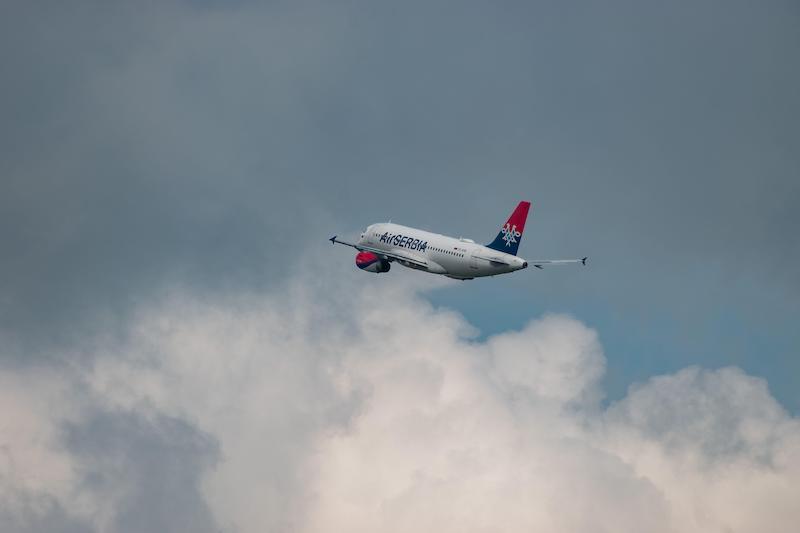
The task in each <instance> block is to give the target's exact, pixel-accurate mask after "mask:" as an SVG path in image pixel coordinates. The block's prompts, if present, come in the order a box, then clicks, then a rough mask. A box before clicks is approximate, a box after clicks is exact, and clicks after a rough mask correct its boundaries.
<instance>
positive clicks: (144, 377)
mask: <svg viewBox="0 0 800 533" xmlns="http://www.w3.org/2000/svg"><path fill="white" fill-rule="evenodd" d="M406 279H408V278H403V277H400V278H394V279H389V278H382V279H380V280H378V279H376V278H365V279H364V283H363V284H362V285H360V286H356V285H352V286H350V285H345V284H342V285H340V286H338V287H329V286H326V284H325V282H324V281H323V280H321V279H317V280H313V278H311V277H302V278H299V277H298V278H297V279H296V280H295V281H293V282H292V283H290V284H288V285H287V286H284V287H282V288H280V289H278V290H275V291H272V292H271V293H269V294H267V295H263V297H262V296H261V295H260V296H258V297H256V296H251V297H238V296H237V297H235V298H227V299H208V298H204V299H199V298H197V297H196V296H192V295H191V293H186V292H180V291H177V292H173V293H171V294H169V295H167V296H165V297H164V298H163V299H162V300H161V301H160V302H151V303H149V304H148V305H147V306H143V307H142V308H140V309H139V312H138V314H137V318H136V320H135V321H134V322H133V324H134V325H133V326H132V328H131V331H130V332H129V334H128V336H127V340H126V341H125V342H124V343H122V344H120V343H119V340H118V339H108V340H95V341H94V342H93V343H92V344H91V346H92V348H91V349H93V350H96V351H97V353H96V354H95V356H94V357H92V358H91V359H92V361H93V363H92V364H91V365H75V366H72V367H70V368H69V369H65V370H64V371H63V372H58V373H55V372H43V371H36V370H33V369H28V370H19V369H10V368H4V370H3V371H2V373H0V378H2V380H3V383H5V384H9V387H8V388H6V387H3V389H2V390H3V392H4V393H5V395H6V396H5V401H4V402H3V403H2V405H4V407H5V408H6V409H7V411H6V413H5V416H4V432H3V434H2V438H3V443H2V448H3V450H4V456H5V462H4V465H3V471H2V476H1V477H0V480H2V491H1V492H0V495H2V497H1V498H0V509H2V510H3V512H2V513H1V514H0V519H1V520H3V523H2V526H3V528H2V529H3V530H4V531H27V530H31V528H32V527H34V526H31V524H34V525H36V527H40V529H39V530H45V531H60V529H58V528H56V527H55V526H54V525H52V524H55V523H56V521H59V522H60V523H62V524H68V525H69V524H78V525H81V526H82V527H86V528H90V529H92V530H96V531H114V532H116V531H119V532H126V533H127V532H133V531H148V530H153V528H155V529H160V530H171V531H202V530H209V531H211V530H222V531H240V532H245V533H246V532H250V531H308V532H315V531H330V530H332V529H333V530H339V531H375V530H378V529H380V530H388V531H408V530H411V529H413V530H415V531H523V530H524V531H527V530H531V529H541V530H548V531H560V532H583V531H641V530H648V531H664V532H691V531H782V530H785V528H786V524H792V523H795V522H796V521H797V520H798V518H800V516H798V511H797V510H796V506H795V505H793V502H794V495H795V494H796V487H797V486H798V483H800V454H798V452H797V450H798V449H800V446H798V444H800V423H799V422H798V420H797V419H795V418H793V417H791V416H790V415H788V414H787V413H786V411H785V410H784V409H783V408H781V406H780V405H779V404H777V402H776V401H775V400H774V399H773V398H772V396H771V395H770V393H769V391H768V389H767V385H766V383H765V382H764V381H763V380H761V379H759V378H754V377H751V376H748V375H747V374H745V373H743V372H742V371H741V370H738V369H736V368H722V369H717V370H708V369H701V368H697V367H691V368H687V369H684V370H682V371H680V372H677V373H675V374H671V375H665V376H658V377H654V378H652V379H650V380H649V381H647V382H644V383H641V384H638V385H637V386H635V387H633V388H632V389H631V390H630V391H629V393H628V395H627V396H626V397H625V398H623V399H622V400H620V401H618V402H616V403H614V404H612V405H610V406H604V404H603V403H602V402H601V396H602V391H601V388H600V380H601V379H602V375H603V369H604V365H605V356H604V355H603V351H602V348H601V346H600V343H599V340H598V337H597V334H596V332H595V331H593V330H592V329H590V328H588V327H587V326H585V325H584V324H582V323H580V322H579V321H577V320H575V319H573V318H570V317H568V316H565V315H546V316H543V317H541V318H539V319H537V320H534V321H532V322H530V323H529V324H528V325H526V326H525V327H524V328H522V329H521V330H519V331H508V332H504V333H501V334H499V335H496V336H493V337H490V338H489V339H487V340H485V341H480V340H477V339H476V337H475V330H474V329H473V328H472V327H471V326H470V325H469V324H468V323H466V322H465V320H464V319H463V317H461V316H460V315H459V314H457V313H455V312H453V311H449V310H446V309H438V308H433V307H432V306H431V305H430V304H429V303H427V302H426V301H425V300H424V299H423V298H422V297H420V296H419V294H418V293H417V291H416V290H412V289H411V286H409V285H408V284H407V283H406V281H404V280H406ZM325 289H327V290H325ZM87 346H88V345H87ZM31 502H39V503H35V504H34V503H31ZM54 517H56V518H58V520H56V518H54ZM61 518H64V520H61ZM26 524H27V525H26ZM26 527H27V528H28V529H26ZM75 527H77V526H75ZM64 528H65V529H64V530H69V527H68V526H64Z"/></svg>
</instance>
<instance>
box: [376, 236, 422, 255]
mask: <svg viewBox="0 0 800 533" xmlns="http://www.w3.org/2000/svg"><path fill="white" fill-rule="evenodd" d="M380 241H381V242H383V243H386V244H392V245H394V246H400V247H402V248H408V249H409V250H419V251H420V252H424V251H425V250H426V249H427V248H428V241H423V240H421V239H415V238H413V237H409V236H408V235H392V234H391V233H389V232H386V233H384V234H383V235H381V238H380Z"/></svg>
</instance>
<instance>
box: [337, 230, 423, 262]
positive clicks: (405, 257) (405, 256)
mask: <svg viewBox="0 0 800 533" xmlns="http://www.w3.org/2000/svg"><path fill="white" fill-rule="evenodd" d="M328 240H329V241H331V243H332V244H344V245H345V246H350V247H351V248H355V249H356V250H358V251H359V252H371V253H373V254H375V255H377V256H378V257H382V258H384V259H388V260H389V261H405V262H407V263H411V264H412V265H416V266H418V267H422V268H425V269H428V267H429V266H430V265H429V264H428V262H427V261H425V259H423V258H422V257H419V256H417V255H416V254H412V253H409V252H404V251H401V250H394V251H392V252H387V251H385V250H380V249H378V248H373V247H372V246H364V245H363V244H353V243H352V242H347V241H342V240H340V239H337V238H336V235H334V236H333V237H331V238H330V239H328Z"/></svg>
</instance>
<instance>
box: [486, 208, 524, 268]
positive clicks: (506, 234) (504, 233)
mask: <svg viewBox="0 0 800 533" xmlns="http://www.w3.org/2000/svg"><path fill="white" fill-rule="evenodd" d="M530 207H531V203H530V202H520V203H519V205H517V208H516V209H514V212H513V213H511V216H510V217H508V220H507V221H506V223H505V224H504V225H503V227H501V228H500V233H498V234H497V237H495V238H494V240H493V241H492V242H491V243H489V244H487V245H486V246H487V247H488V248H492V249H493V250H498V251H500V252H505V253H507V254H511V255H517V249H518V248H519V241H521V240H522V231H523V230H524V229H525V220H526V219H527V218H528V209H530Z"/></svg>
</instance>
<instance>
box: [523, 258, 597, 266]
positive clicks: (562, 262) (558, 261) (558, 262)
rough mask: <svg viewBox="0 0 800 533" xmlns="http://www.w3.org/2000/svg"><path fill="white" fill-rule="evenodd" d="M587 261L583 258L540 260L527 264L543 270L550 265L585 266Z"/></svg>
mask: <svg viewBox="0 0 800 533" xmlns="http://www.w3.org/2000/svg"><path fill="white" fill-rule="evenodd" d="M587 259H589V258H588V257H584V258H583V259H540V260H538V261H528V264H529V265H532V266H535V267H536V268H544V267H545V266H550V265H567V264H570V263H580V264H582V265H586V260H587Z"/></svg>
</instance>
